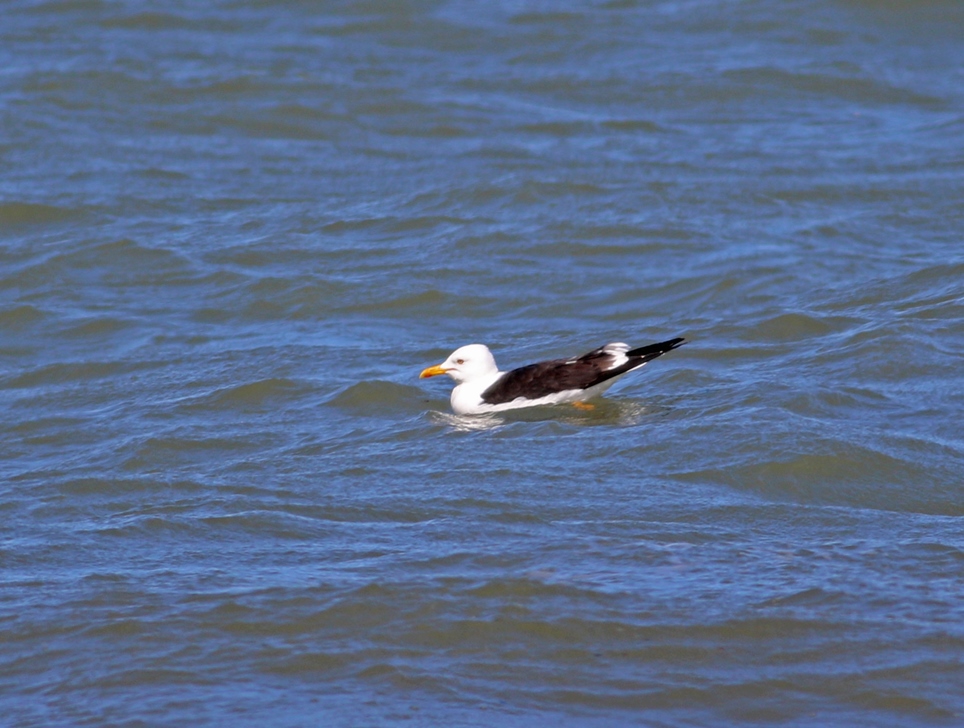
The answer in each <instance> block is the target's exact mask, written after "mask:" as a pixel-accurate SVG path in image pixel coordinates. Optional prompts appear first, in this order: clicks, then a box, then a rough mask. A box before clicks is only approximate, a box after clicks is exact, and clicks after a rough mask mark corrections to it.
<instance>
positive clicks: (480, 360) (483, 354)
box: [419, 344, 499, 384]
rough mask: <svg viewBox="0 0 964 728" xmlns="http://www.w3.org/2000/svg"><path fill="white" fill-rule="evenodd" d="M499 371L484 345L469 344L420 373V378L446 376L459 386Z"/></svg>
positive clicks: (490, 353)
mask: <svg viewBox="0 0 964 728" xmlns="http://www.w3.org/2000/svg"><path fill="white" fill-rule="evenodd" d="M498 371H499V367H498V366H496V363H495V357H493V356H492V352H491V351H489V347H487V346H485V345H484V344H469V345H468V346H463V347H461V348H459V349H456V350H455V351H453V352H452V353H451V354H449V358H448V359H446V360H445V361H443V362H442V363H441V364H437V365H435V366H434V367H429V368H428V369H425V370H423V371H422V373H421V374H420V375H419V377H420V378H422V379H424V378H425V377H434V376H436V375H437V374H448V375H449V376H450V377H452V379H454V380H455V381H456V383H458V384H461V383H462V382H467V381H469V380H470V379H478V378H479V377H484V376H487V375H490V374H495V373H496V372H498Z"/></svg>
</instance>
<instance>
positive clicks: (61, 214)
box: [0, 202, 85, 228]
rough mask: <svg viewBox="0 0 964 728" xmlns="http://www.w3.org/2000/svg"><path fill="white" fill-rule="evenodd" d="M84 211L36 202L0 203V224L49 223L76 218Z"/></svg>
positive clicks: (11, 225) (5, 225) (26, 224)
mask: <svg viewBox="0 0 964 728" xmlns="http://www.w3.org/2000/svg"><path fill="white" fill-rule="evenodd" d="M84 214H85V212H84V211H83V210H81V209H76V208H70V207H62V206H57V205H47V204H41V203H36V202H3V203H0V226H3V227H11V228H16V227H18V226H29V225H50V224H55V223H62V222H67V221H69V220H76V219H78V218H80V217H82V216H83V215H84Z"/></svg>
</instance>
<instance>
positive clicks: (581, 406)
mask: <svg viewBox="0 0 964 728" xmlns="http://www.w3.org/2000/svg"><path fill="white" fill-rule="evenodd" d="M572 406H573V407H575V408H576V409H581V410H583V411H584V412H590V411H592V410H594V409H596V405H594V404H589V402H573V403H572Z"/></svg>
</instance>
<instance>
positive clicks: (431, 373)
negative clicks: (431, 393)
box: [418, 364, 448, 379]
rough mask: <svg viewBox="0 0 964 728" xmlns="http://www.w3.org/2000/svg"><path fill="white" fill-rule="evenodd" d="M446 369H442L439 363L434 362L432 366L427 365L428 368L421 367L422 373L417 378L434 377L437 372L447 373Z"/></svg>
mask: <svg viewBox="0 0 964 728" xmlns="http://www.w3.org/2000/svg"><path fill="white" fill-rule="evenodd" d="M447 373H448V369H443V368H442V365H441V364H436V365H435V366H434V367H429V368H428V369H423V370H422V373H421V374H419V375H418V378H419V379H425V378H427V377H435V376H438V375H439V374H447Z"/></svg>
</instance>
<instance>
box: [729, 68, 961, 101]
mask: <svg viewBox="0 0 964 728" xmlns="http://www.w3.org/2000/svg"><path fill="white" fill-rule="evenodd" d="M723 77H724V78H726V79H729V80H730V81H735V82H738V83H740V84H743V85H745V86H746V87H747V88H749V89H754V93H756V91H755V90H756V89H758V88H760V87H765V88H771V89H775V90H777V91H779V92H801V93H804V94H817V95H821V96H835V97H839V98H841V99H843V100H846V101H848V102H856V103H863V104H873V105H877V104H901V105H903V104H907V105H917V106H924V107H930V108H934V109H941V108H944V107H945V106H946V104H947V100H946V99H942V98H940V97H936V96H932V95H928V94H923V93H920V92H918V91H915V90H912V89H908V88H900V87H896V86H892V85H890V84H887V83H883V82H881V81H880V80H876V79H873V78H868V77H864V78H854V77H846V76H839V75H836V74H818V73H803V72H792V71H787V70H785V69H781V68H774V67H772V66H763V67H758V68H746V69H740V70H734V71H724V72H723Z"/></svg>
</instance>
